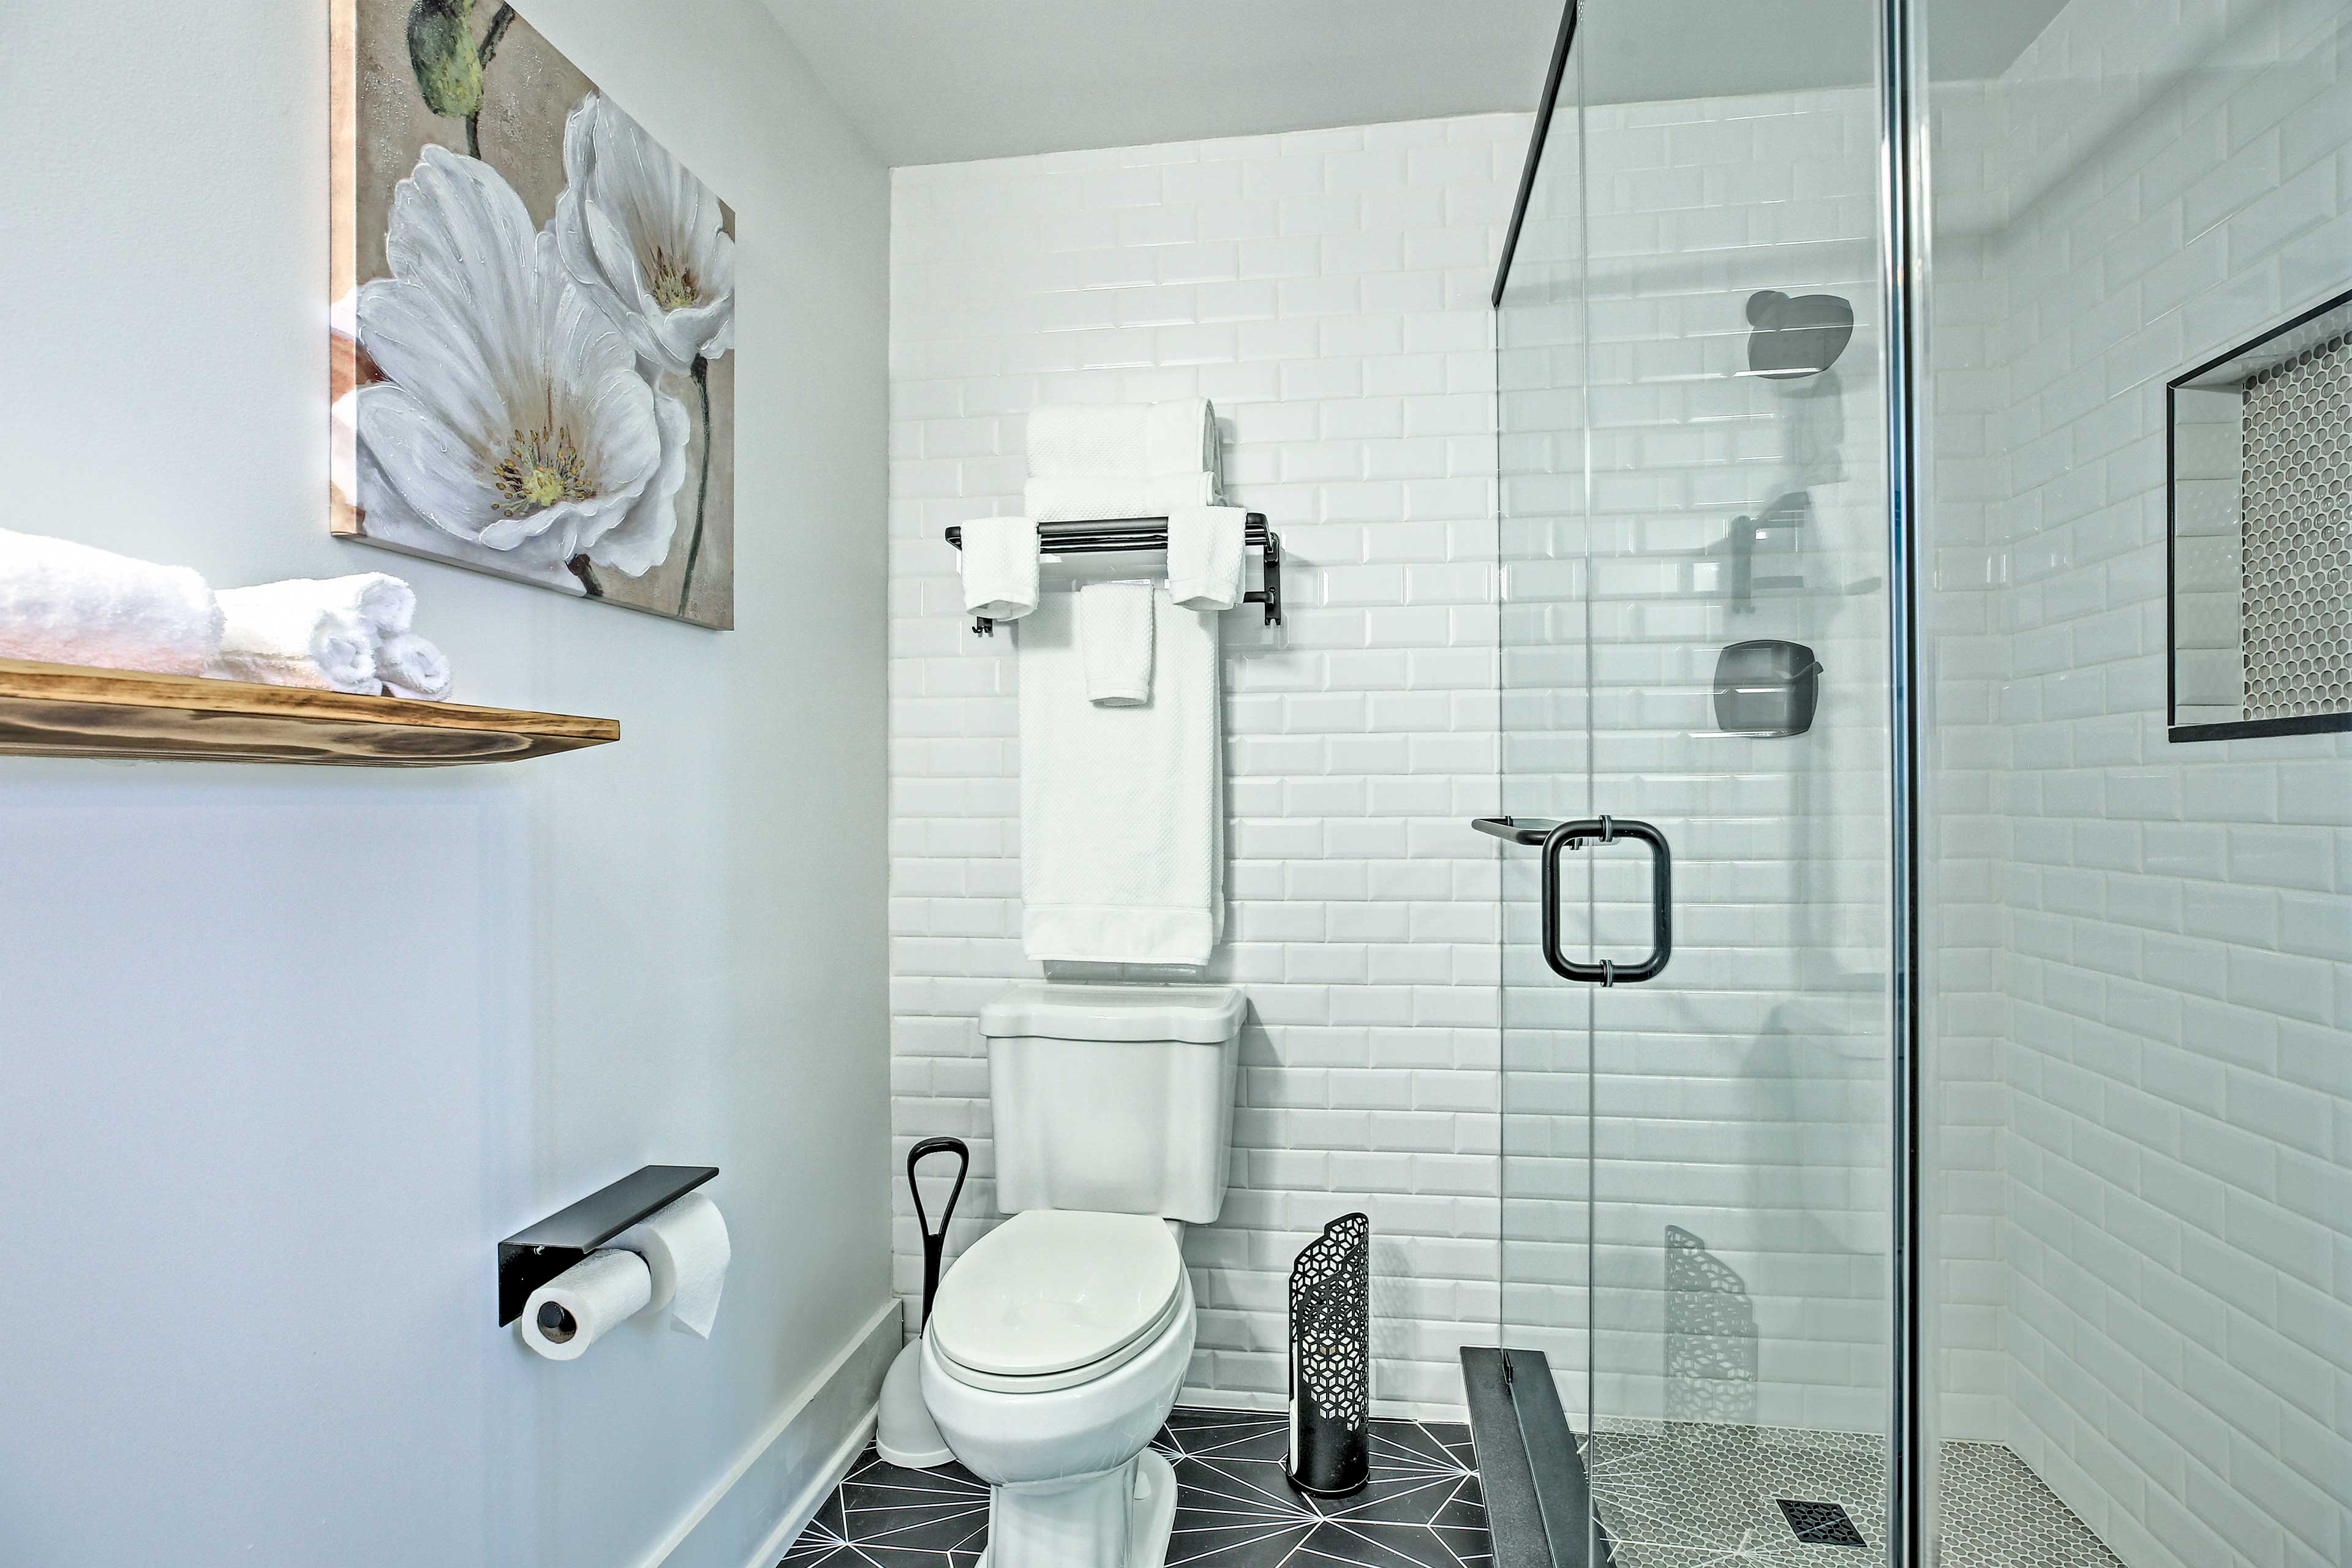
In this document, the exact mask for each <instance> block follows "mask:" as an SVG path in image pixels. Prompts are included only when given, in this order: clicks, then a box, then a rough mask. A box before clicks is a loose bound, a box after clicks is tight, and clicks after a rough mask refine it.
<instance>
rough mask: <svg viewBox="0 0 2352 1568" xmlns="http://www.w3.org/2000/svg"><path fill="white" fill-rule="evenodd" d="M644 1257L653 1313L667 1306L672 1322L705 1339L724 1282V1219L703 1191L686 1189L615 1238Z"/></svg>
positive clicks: (729, 1250) (726, 1255)
mask: <svg viewBox="0 0 2352 1568" xmlns="http://www.w3.org/2000/svg"><path fill="white" fill-rule="evenodd" d="M613 1245H614V1247H626V1248H628V1249H629V1250H630V1251H631V1252H635V1253H637V1254H638V1255H640V1256H641V1257H643V1258H645V1260H646V1268H648V1269H650V1270H651V1271H652V1273H653V1299H652V1301H651V1305H652V1307H653V1309H654V1310H656V1311H659V1310H662V1309H663V1308H665V1307H667V1308H668V1309H669V1311H670V1322H671V1326H672V1327H674V1328H680V1329H684V1330H685V1331H687V1332H688V1333H691V1334H698V1335H700V1336H701V1337H702V1338H704V1339H706V1340H707V1339H709V1337H710V1325H711V1324H713V1323H714V1322H717V1321H719V1292H720V1291H721V1290H723V1289H726V1286H727V1260H728V1258H730V1257H731V1256H732V1255H733V1252H732V1248H731V1247H730V1245H729V1243H728V1240H727V1219H726V1216H725V1215H721V1214H720V1213H719V1205H717V1204H714V1203H712V1202H711V1201H710V1198H709V1194H704V1193H688V1194H686V1196H684V1197H682V1198H680V1199H678V1200H677V1202H676V1203H674V1204H672V1205H669V1206H668V1207H667V1208H666V1209H663V1210H662V1211H661V1212H660V1213H659V1214H656V1215H652V1216H651V1217H649V1218H646V1219H643V1220H640V1221H638V1222H637V1223H636V1224H635V1225H634V1226H630V1227H629V1228H628V1229H627V1230H625V1231H623V1232H622V1233H621V1234H620V1235H619V1236H617V1237H614V1239H613Z"/></svg>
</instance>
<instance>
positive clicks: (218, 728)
mask: <svg viewBox="0 0 2352 1568" xmlns="http://www.w3.org/2000/svg"><path fill="white" fill-rule="evenodd" d="M620 738H621V726H620V723H619V721H617V720H613V719H580V718H573V717H572V716H571V715H569V714H563V713H531V712H524V711H519V710H514V709H509V708H468V707H463V706H460V705H458V704H457V703H454V702H411V701H407V700H404V699H401V698H397V697H352V696H347V695H345V694H344V693H342V692H340V691H307V690H303V689H299V688H297V687H290V686H256V685H252V684H250V683H248V682H246V681H242V680H203V679H196V678H194V677H193V676H185V675H148V674H142V673H141V672H139V671H136V670H127V669H92V668H81V667H80V666H78V665H68V664H28V663H26V662H23V661H21V660H18V659H5V658H0V755H5V756H18V757H117V758H146V759H152V760H157V761H176V762H214V763H319V764H323V765H327V766H334V767H356V768H434V767H451V766H455V765H457V764H459V763H514V762H521V761H523V760H524V759H526V758H529V757H544V756H551V755H552V754H554V753H555V752H572V751H577V750H579V749H580V748H581V747H583V746H601V745H603V744H604V743H605V742H608V741H617V740H619V739H620Z"/></svg>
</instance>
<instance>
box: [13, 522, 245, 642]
mask: <svg viewBox="0 0 2352 1568" xmlns="http://www.w3.org/2000/svg"><path fill="white" fill-rule="evenodd" d="M220 640H221V608H220V605H218V604H216V603H215V602H214V599H213V591H212V590H211V589H210V588H207V587H205V580H204V579H203V578H202V577H199V576H197V575H196V574H194V572H191V571H189V570H188V569H187V568H186V567H184V566H158V565H155V564H154V563H152V562H146V561H134V560H132V559H131V557H129V556H127V555H116V554H114V553H113V552H110V551H105V550H94V549H92V548H90V547H89V545H87V544H76V543H73V542H71V541H69V540H64V539H50V538H47V537H45V536H43V535H41V534H36V533H13V532H10V531H8V530H6V529H0V658H26V659H33V660H37V661H38V662H41V663H46V664H86V665H98V666H101V667H103V668H109V669H145V670H155V671H159V672H161V673H163V674H167V675H201V674H203V673H204V669H205V666H206V665H207V664H209V663H211V662H212V658H213V655H214V654H215V653H216V652H218V651H219V649H220Z"/></svg>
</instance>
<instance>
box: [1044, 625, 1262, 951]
mask: <svg viewBox="0 0 2352 1568" xmlns="http://www.w3.org/2000/svg"><path fill="white" fill-rule="evenodd" d="M1075 599H1076V595H1072V594H1048V595H1045V598H1044V600H1043V601H1041V602H1040V604H1039V605H1038V607H1037V612H1036V614H1034V615H1033V616H1030V617H1029V618H1028V619H1027V620H1024V621H1023V622H1022V623H1021V630H1020V634H1019V636H1020V679H1021V894H1022V900H1023V904H1024V909H1023V912H1022V942H1023V946H1024V951H1026V952H1027V953H1028V955H1029V956H1030V957H1032V958H1037V959H1068V960H1077V961H1092V962H1098V963H1186V964H1202V963H1207V962H1208V961H1209V955H1210V953H1211V952H1213V950H1214V948H1215V946H1216V942H1217V937H1218V934H1219V932H1220V931H1221V930H1222V929H1223V913H1224V911H1223V866H1222V864H1221V863H1220V862H1221V861H1222V859H1223V824H1224V784H1223V757H1222V752H1221V742H1220V738H1219V718H1218V703H1217V617H1216V616H1215V614H1214V613H1213V612H1211V611H1204V610H1188V609H1183V608H1181V607H1179V606H1178V605H1174V604H1172V603H1171V602H1170V601H1169V599H1168V597H1167V591H1166V590H1165V589H1164V588H1160V589H1158V590H1157V597H1156V599H1155V601H1154V603H1153V605H1152V675H1151V700H1150V701H1149V702H1147V703H1144V704H1142V705H1141V706H1139V707H1132V708H1108V707H1101V706H1097V704H1095V703H1092V702H1089V701H1087V686H1086V672H1085V668H1084V662H1083V660H1082V658H1080V655H1079V650H1078V647H1077V635H1076V619H1077V617H1076V613H1075V608H1074V605H1073V601H1074V600H1075Z"/></svg>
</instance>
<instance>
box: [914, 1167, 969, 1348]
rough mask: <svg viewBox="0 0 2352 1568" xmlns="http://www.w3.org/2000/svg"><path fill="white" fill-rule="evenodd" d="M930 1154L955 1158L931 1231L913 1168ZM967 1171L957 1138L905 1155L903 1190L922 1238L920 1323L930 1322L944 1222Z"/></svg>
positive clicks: (943, 1247) (945, 1234)
mask: <svg viewBox="0 0 2352 1568" xmlns="http://www.w3.org/2000/svg"><path fill="white" fill-rule="evenodd" d="M932 1154H953V1155H954V1156H955V1157H956V1173H955V1185H954V1186H952V1187H950V1188H949V1189H948V1201H947V1202H946V1203H945V1204H944V1205H941V1206H940V1227H939V1228H938V1229H937V1230H933V1229H932V1228H931V1216H930V1215H929V1214H927V1213H926V1212H925V1211H924V1209H923V1184H921V1183H920V1182H919V1181H917V1180H915V1167H916V1166H917V1165H919V1164H920V1163H922V1162H923V1160H924V1159H925V1158H926V1157H928V1156H929V1155H932ZM970 1171H971V1149H969V1148H968V1147H966V1146H965V1144H964V1141H963V1140H962V1139H961V1138H926V1139H924V1140H923V1141H922V1142H919V1143H918V1144H916V1145H915V1146H914V1147H913V1148H912V1149H909V1150H908V1151H907V1190H908V1192H910V1193H912V1194H915V1228H916V1229H918V1230H919V1231H921V1232H922V1234H923V1321H924V1322H925V1323H929V1321H931V1302H932V1300H934V1299H935V1298H936V1297H937V1296H938V1295H939V1293H940V1258H941V1257H942V1256H943V1255H944V1254H945V1252H946V1251H947V1245H948V1221H949V1220H950V1218H952V1217H953V1216H954V1215H955V1206H956V1199H958V1198H960V1197H961V1196H963V1179H964V1176H965V1174H966V1173H969V1172H970Z"/></svg>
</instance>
